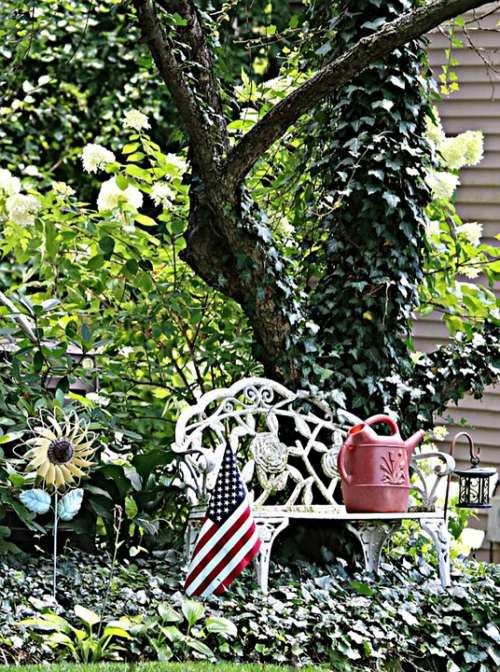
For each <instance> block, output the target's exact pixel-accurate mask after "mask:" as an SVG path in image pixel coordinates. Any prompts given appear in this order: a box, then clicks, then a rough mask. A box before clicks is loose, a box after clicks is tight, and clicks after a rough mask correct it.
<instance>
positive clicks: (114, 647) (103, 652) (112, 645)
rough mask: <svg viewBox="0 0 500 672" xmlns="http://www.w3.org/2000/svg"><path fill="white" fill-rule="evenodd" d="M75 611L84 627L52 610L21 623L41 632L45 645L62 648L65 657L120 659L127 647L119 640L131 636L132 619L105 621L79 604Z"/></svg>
mask: <svg viewBox="0 0 500 672" xmlns="http://www.w3.org/2000/svg"><path fill="white" fill-rule="evenodd" d="M74 612H75V616H76V617H77V618H78V620H79V621H81V622H82V624H83V627H82V628H77V627H75V626H73V625H72V624H71V623H70V622H69V621H68V620H67V619H65V618H63V617H62V616H58V615H57V614H55V613H54V612H52V611H47V612H45V613H42V614H40V615H39V616H37V617H33V618H26V619H24V620H22V621H21V622H20V623H19V626H20V627H26V628H29V629H30V630H31V631H33V635H34V636H36V634H38V633H40V634H41V635H42V636H43V640H44V643H45V644H48V645H49V646H50V647H51V648H52V649H57V650H60V651H61V652H62V657H63V658H72V659H73V660H74V661H75V662H78V663H86V664H87V663H98V662H100V661H101V660H118V659H120V656H121V653H122V652H123V651H125V650H126V649H125V648H124V647H123V645H122V644H120V640H131V639H132V636H131V635H130V633H129V630H130V627H131V622H130V621H129V620H128V619H125V618H124V619H120V620H116V621H109V622H108V623H103V622H102V621H101V618H100V617H99V615H98V614H96V613H95V612H94V611H91V610H90V609H87V608H85V607H82V606H80V605H76V606H75V609H74ZM35 633H36V634H35Z"/></svg>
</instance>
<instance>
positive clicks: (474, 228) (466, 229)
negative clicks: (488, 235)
mask: <svg viewBox="0 0 500 672" xmlns="http://www.w3.org/2000/svg"><path fill="white" fill-rule="evenodd" d="M457 233H458V234H462V235H463V236H465V237H466V238H467V240H468V241H469V243H470V244H471V245H474V247H477V246H478V245H479V243H480V242H481V236H482V235H483V225H482V224H478V222H467V223H466V224H460V226H457Z"/></svg>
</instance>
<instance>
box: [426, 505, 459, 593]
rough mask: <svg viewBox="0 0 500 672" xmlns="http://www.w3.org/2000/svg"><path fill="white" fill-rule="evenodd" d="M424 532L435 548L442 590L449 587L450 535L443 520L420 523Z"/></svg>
mask: <svg viewBox="0 0 500 672" xmlns="http://www.w3.org/2000/svg"><path fill="white" fill-rule="evenodd" d="M420 524H421V525H422V529H423V530H424V532H427V534H428V535H429V537H430V538H431V539H432V541H433V543H434V546H435V548H436V555H437V559H438V563H439V578H440V580H441V585H442V587H443V588H447V587H448V586H450V585H451V578H450V533H449V532H448V525H447V524H446V521H445V520H440V519H435V518H434V519H429V520H425V519H424V520H422V521H421V522H420Z"/></svg>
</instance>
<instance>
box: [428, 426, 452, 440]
mask: <svg viewBox="0 0 500 672" xmlns="http://www.w3.org/2000/svg"><path fill="white" fill-rule="evenodd" d="M432 434H433V436H434V438H435V439H436V441H444V440H445V439H446V437H447V436H448V430H447V429H446V427H445V426H444V425H436V427H434V429H433V430H432Z"/></svg>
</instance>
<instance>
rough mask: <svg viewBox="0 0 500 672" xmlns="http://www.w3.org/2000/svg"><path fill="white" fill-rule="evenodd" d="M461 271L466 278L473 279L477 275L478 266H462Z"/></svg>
mask: <svg viewBox="0 0 500 672" xmlns="http://www.w3.org/2000/svg"><path fill="white" fill-rule="evenodd" d="M461 272H462V273H463V275H465V277H466V278H470V279H471V280H474V278H477V276H478V275H479V268H477V267H476V266H464V267H463V268H462V269H461Z"/></svg>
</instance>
